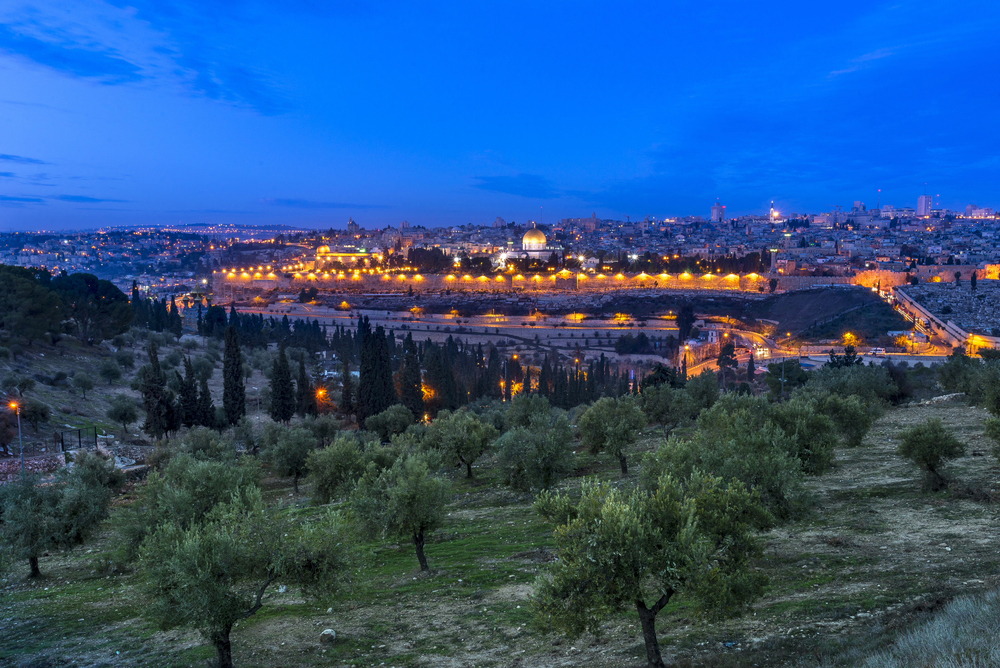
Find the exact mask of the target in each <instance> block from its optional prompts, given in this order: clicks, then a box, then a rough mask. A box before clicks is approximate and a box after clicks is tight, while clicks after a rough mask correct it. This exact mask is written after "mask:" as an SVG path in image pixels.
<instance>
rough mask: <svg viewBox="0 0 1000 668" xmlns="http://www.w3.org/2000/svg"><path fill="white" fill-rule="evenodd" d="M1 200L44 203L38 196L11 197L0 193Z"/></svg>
mask: <svg viewBox="0 0 1000 668" xmlns="http://www.w3.org/2000/svg"><path fill="white" fill-rule="evenodd" d="M0 202H16V203H22V204H23V203H27V202H30V203H31V204H44V203H45V202H43V201H42V200H41V199H39V198H38V197H10V196H8V195H0Z"/></svg>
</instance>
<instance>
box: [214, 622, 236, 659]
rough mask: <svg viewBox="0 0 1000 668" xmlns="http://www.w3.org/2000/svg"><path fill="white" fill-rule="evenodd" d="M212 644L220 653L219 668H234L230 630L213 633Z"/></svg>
mask: <svg viewBox="0 0 1000 668" xmlns="http://www.w3.org/2000/svg"><path fill="white" fill-rule="evenodd" d="M212 644H213V645H215V651H216V652H218V653H219V664H218V668H233V647H232V643H230V642H229V629H226V630H225V631H218V632H216V633H213V634H212Z"/></svg>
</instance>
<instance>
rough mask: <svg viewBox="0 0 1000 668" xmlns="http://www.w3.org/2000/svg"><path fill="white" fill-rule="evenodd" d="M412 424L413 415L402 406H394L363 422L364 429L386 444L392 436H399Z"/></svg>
mask: <svg viewBox="0 0 1000 668" xmlns="http://www.w3.org/2000/svg"><path fill="white" fill-rule="evenodd" d="M411 424H413V413H411V412H410V409H409V408H407V407H406V406H404V405H403V404H395V405H393V406H390V407H389V408H387V409H385V410H384V411H382V412H381V413H379V414H377V415H372V416H371V417H369V418H368V419H367V420H365V429H367V430H368V431H374V432H375V433H376V434H378V435H379V438H381V439H382V440H383V441H386V442H388V441H389V440H390V439H391V438H392V437H393V435H394V434H401V433H403V432H404V431H406V428H407V427H409V426H410V425H411Z"/></svg>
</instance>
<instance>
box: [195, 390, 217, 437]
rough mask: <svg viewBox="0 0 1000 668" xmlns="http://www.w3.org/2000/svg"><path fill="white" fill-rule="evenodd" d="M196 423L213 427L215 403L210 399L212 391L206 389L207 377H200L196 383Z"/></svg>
mask: <svg viewBox="0 0 1000 668" xmlns="http://www.w3.org/2000/svg"><path fill="white" fill-rule="evenodd" d="M197 413H198V424H200V425H201V426H203V427H212V428H214V427H215V403H214V402H213V401H212V391H211V390H209V389H208V379H207V378H202V379H201V381H200V382H199V384H198V407H197Z"/></svg>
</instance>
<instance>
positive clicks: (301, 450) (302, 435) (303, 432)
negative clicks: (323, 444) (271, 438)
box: [264, 427, 319, 496]
mask: <svg viewBox="0 0 1000 668" xmlns="http://www.w3.org/2000/svg"><path fill="white" fill-rule="evenodd" d="M318 445H319V441H317V440H316V437H315V436H313V434H312V432H310V431H309V430H308V429H303V428H302V427H296V428H295V429H286V430H283V433H282V434H281V436H279V437H278V442H277V443H275V444H274V445H273V446H271V447H270V448H268V449H267V450H265V451H264V457H265V458H266V459H267V460H268V461H270V462H271V465H272V466H273V467H274V472H275V473H277V474H278V475H283V476H291V477H292V487H293V490H294V492H295V494H296V496H297V495H298V493H299V479H300V478H301V477H302V476H304V475H305V474H306V473H308V472H309V465H308V459H309V454H310V453H311V452H312V451H313V450H315V449H316V447H317V446H318Z"/></svg>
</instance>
